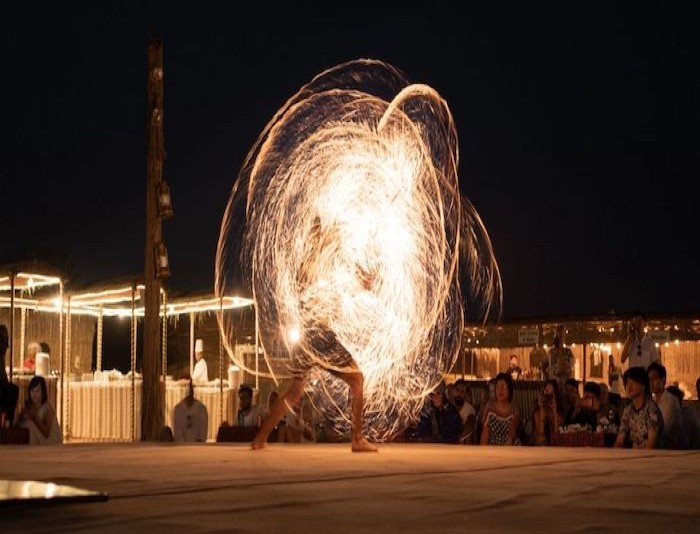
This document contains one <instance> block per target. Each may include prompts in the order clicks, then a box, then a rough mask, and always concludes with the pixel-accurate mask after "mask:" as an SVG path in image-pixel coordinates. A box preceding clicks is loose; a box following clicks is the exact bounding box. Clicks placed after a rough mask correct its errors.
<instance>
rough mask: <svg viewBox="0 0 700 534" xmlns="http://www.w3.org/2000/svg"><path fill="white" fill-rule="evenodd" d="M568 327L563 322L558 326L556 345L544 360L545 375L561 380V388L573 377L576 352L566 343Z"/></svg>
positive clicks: (555, 338) (555, 337) (555, 335)
mask: <svg viewBox="0 0 700 534" xmlns="http://www.w3.org/2000/svg"><path fill="white" fill-rule="evenodd" d="M565 336H566V328H565V327H564V325H563V324H560V325H558V326H557V328H556V331H555V333H554V346H553V347H552V348H551V349H549V353H548V355H547V359H546V360H545V361H544V362H542V365H543V369H542V370H543V372H544V375H545V377H547V379H550V380H558V381H559V389H560V390H561V389H563V388H564V386H565V385H566V381H567V380H568V379H569V378H571V371H572V370H573V368H574V353H573V352H571V349H570V348H569V347H567V346H566V345H565V344H564V338H565Z"/></svg>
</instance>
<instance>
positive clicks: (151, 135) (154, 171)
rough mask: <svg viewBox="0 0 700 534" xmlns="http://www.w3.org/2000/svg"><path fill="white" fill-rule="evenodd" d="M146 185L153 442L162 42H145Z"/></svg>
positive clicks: (144, 414)
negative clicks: (146, 51) (146, 93)
mask: <svg viewBox="0 0 700 534" xmlns="http://www.w3.org/2000/svg"><path fill="white" fill-rule="evenodd" d="M146 143H147V150H148V152H147V154H148V156H147V187H146V250H145V273H144V274H145V279H146V280H145V283H146V292H145V296H144V308H145V317H144V327H143V359H142V364H143V369H142V371H143V389H142V405H141V423H142V425H141V426H142V428H141V436H142V439H143V441H157V440H158V433H159V431H160V429H161V428H162V427H163V425H164V417H163V415H164V413H163V412H164V404H165V399H164V397H165V391H164V387H165V384H164V383H162V382H161V375H162V370H161V365H162V360H161V335H160V322H159V321H160V313H159V311H160V286H161V284H160V279H159V278H157V277H156V275H157V272H156V248H157V246H158V245H159V244H161V219H160V218H159V216H158V186H159V184H160V182H161V180H162V178H163V160H164V158H165V150H164V142H163V44H162V42H161V40H160V39H151V40H149V42H148V114H147V119H146Z"/></svg>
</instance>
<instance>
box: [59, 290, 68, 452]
mask: <svg viewBox="0 0 700 534" xmlns="http://www.w3.org/2000/svg"><path fill="white" fill-rule="evenodd" d="M58 300H59V311H58V359H59V361H60V363H61V420H60V423H61V432H62V433H63V438H64V439H65V437H66V422H67V419H66V407H65V401H66V389H65V388H66V385H67V382H66V381H65V377H64V375H65V374H66V362H65V361H64V355H65V352H64V351H63V282H60V283H59V286H58Z"/></svg>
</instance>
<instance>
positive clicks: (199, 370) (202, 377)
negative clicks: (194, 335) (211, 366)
mask: <svg viewBox="0 0 700 534" xmlns="http://www.w3.org/2000/svg"><path fill="white" fill-rule="evenodd" d="M194 358H195V360H197V363H196V364H195V365H194V370H193V371H192V382H195V383H197V384H201V383H204V382H209V372H208V370H207V361H206V360H205V359H204V342H203V341H202V340H201V339H198V340H197V341H195V344H194Z"/></svg>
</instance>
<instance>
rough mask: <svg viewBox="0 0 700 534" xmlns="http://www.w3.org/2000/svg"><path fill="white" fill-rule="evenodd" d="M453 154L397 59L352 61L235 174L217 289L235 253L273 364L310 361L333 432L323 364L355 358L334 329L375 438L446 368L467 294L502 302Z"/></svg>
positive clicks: (485, 304) (275, 123) (298, 106)
mask: <svg viewBox="0 0 700 534" xmlns="http://www.w3.org/2000/svg"><path fill="white" fill-rule="evenodd" d="M457 166H458V147H457V133H456V130H455V126H454V123H453V121H452V116H451V114H450V111H449V108H448V106H447V103H446V102H445V101H444V100H443V99H442V98H441V97H440V95H439V94H438V93H437V92H436V91H435V90H434V89H432V88H431V87H429V86H427V85H416V84H413V85H412V84H409V83H408V81H407V80H406V79H405V78H404V76H403V75H402V74H401V73H400V72H399V71H397V70H396V69H395V68H393V67H391V66H390V65H387V64H385V63H382V62H379V61H372V60H358V61H352V62H349V63H345V64H342V65H339V66H337V67H334V68H332V69H329V70H327V71H325V72H323V73H321V74H320V75H318V76H317V77H316V78H314V79H313V80H312V81H311V82H310V83H309V84H307V85H306V86H304V87H302V88H301V90H300V91H299V92H298V93H297V94H296V95H294V96H293V97H292V98H291V99H290V100H289V101H287V103H286V104H284V105H283V106H282V108H281V109H280V110H279V111H278V112H277V114H276V115H275V116H274V118H273V119H272V120H271V121H270V123H268V125H267V126H266V128H265V129H264V131H263V132H262V134H261V135H260V137H259V138H258V140H257V142H256V144H255V145H254V146H253V148H252V150H251V151H250V153H249V154H248V156H247V158H246V161H245V162H244V165H243V167H242V169H241V172H240V174H239V176H238V179H237V181H236V183H235V184H234V188H233V192H232V194H231V197H230V199H229V203H228V206H227V209H226V213H225V216H224V219H223V222H222V226H221V233H220V238H219V246H218V250H217V259H216V279H215V288H216V293H217V295H222V294H226V293H227V291H229V287H230V286H231V285H232V284H233V282H232V278H233V274H234V273H235V272H236V269H237V268H238V266H239V265H240V267H241V268H242V269H243V273H242V274H243V275H244V278H245V280H247V281H248V283H250V284H251V286H252V290H253V295H254V299H255V301H256V303H257V309H258V317H259V321H260V330H261V341H262V345H263V347H264V355H265V359H266V362H267V364H268V365H267V368H268V369H270V372H269V373H266V374H267V375H268V376H272V378H274V379H275V381H278V380H280V379H283V378H285V377H286V376H287V375H288V373H287V372H286V371H287V367H288V368H290V369H293V368H294V367H295V365H296V364H297V363H298V358H297V357H296V356H295V357H292V355H293V354H295V355H296V354H301V355H302V356H303V361H305V362H307V363H311V364H313V369H312V371H311V373H310V375H309V382H308V383H309V384H311V386H310V387H309V391H308V393H309V396H310V397H311V398H312V400H313V402H314V404H315V406H316V407H317V408H318V409H319V410H320V411H321V412H322V413H323V414H324V415H325V417H326V418H327V419H330V420H332V421H334V422H335V424H336V426H337V427H339V428H340V429H341V430H342V427H343V426H344V425H347V422H348V417H347V412H348V410H349V403H348V397H347V386H346V385H345V384H344V383H343V382H342V381H341V380H339V379H338V378H335V377H334V376H333V375H332V374H331V373H330V372H329V371H335V372H343V371H348V370H349V369H348V366H347V363H348V362H347V359H344V358H343V357H342V356H343V355H342V354H341V353H342V350H340V351H339V350H338V345H337V343H336V340H337V342H338V343H340V344H341V345H342V347H344V348H345V349H346V350H347V351H348V352H349V353H350V354H351V355H352V358H353V360H354V361H355V362H356V364H357V366H358V367H359V368H360V370H361V371H362V373H363V375H364V378H365V383H364V384H365V404H366V406H365V416H366V417H365V420H366V421H367V428H366V429H365V431H366V433H367V434H368V435H369V436H370V437H371V438H373V439H375V440H382V439H386V438H388V437H390V436H391V435H393V434H395V433H396V432H397V431H400V430H403V429H404V428H405V427H406V426H407V425H408V424H409V423H410V422H411V421H415V420H416V419H417V417H418V415H419V412H420V409H421V407H422V405H423V401H424V398H425V396H426V395H427V393H428V392H429V391H431V390H432V389H434V388H435V386H436V385H437V384H438V383H439V382H440V380H441V379H442V377H443V376H444V374H445V373H446V372H447V371H449V370H450V369H451V367H452V366H453V364H454V362H455V359H456V357H457V355H458V353H459V345H460V340H461V335H462V330H463V322H464V308H465V306H466V307H467V309H468V311H469V312H471V313H472V314H473V315H477V316H479V317H484V316H485V315H486V314H488V313H489V311H492V310H493V306H494V304H496V305H499V306H500V298H501V285H500V275H499V273H498V267H497V264H496V261H495V257H494V254H493V250H492V248H491V243H490V240H489V238H488V235H487V233H486V230H485V228H484V225H483V223H482V221H481V219H480V218H479V216H478V214H477V213H476V210H475V209H474V207H473V206H472V205H471V204H470V203H469V202H468V201H467V200H466V199H464V198H463V197H462V196H461V193H460V189H459V183H458V178H457ZM243 210H245V213H244V214H241V211H243ZM242 223H244V224H242ZM239 229H243V230H242V234H237V233H236V232H237V231H239ZM238 243H242V247H241V250H238V249H237V248H236V247H237V246H238ZM239 262H240V263H239ZM465 282H466V283H465ZM229 292H230V291H229ZM220 328H221V330H222V333H223V337H224V340H225V341H224V345H225V348H226V350H227V352H228V354H229V357H230V358H231V359H232V360H234V361H235V363H236V364H237V365H239V366H240V367H241V368H243V369H245V370H246V371H247V372H249V373H250V372H254V371H255V370H254V369H250V368H248V367H246V366H245V362H243V361H238V359H237V358H236V352H235V350H234V347H233V346H232V343H233V341H232V340H233V339H235V332H234V331H233V325H232V324H231V322H230V320H229V319H228V318H227V317H223V318H220ZM280 332H282V333H286V335H282V336H280V335H279V333H280ZM280 341H282V342H283V343H284V344H285V345H284V347H283V350H282V351H280V350H278V346H279V342H280ZM477 343H478V342H477ZM280 353H281V354H282V358H281V359H282V361H283V362H285V365H279V364H277V362H278V361H279V359H280ZM273 356H274V358H273ZM259 374H261V373H259Z"/></svg>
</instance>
